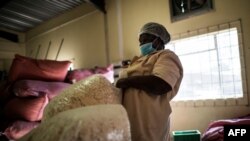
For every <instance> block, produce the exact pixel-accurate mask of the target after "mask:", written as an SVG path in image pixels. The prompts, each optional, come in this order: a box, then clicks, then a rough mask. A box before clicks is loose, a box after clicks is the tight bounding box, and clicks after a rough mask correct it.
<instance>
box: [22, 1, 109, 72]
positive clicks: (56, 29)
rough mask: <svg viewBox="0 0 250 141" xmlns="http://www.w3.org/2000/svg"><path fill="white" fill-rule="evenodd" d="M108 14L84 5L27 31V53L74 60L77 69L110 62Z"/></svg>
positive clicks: (38, 56)
mask: <svg viewBox="0 0 250 141" xmlns="http://www.w3.org/2000/svg"><path fill="white" fill-rule="evenodd" d="M104 29H105V28H104V14H103V13H101V12H100V11H98V10H96V9H95V7H94V6H93V5H90V4H83V5H81V6H80V7H78V8H76V9H73V10H72V11H70V12H68V13H65V14H63V15H60V16H59V17H57V18H54V19H51V20H50V21H47V22H46V23H44V24H42V25H40V26H38V27H36V28H34V29H32V30H30V31H29V32H27V35H26V36H27V41H26V43H27V46H26V47H27V51H26V55H27V56H30V57H33V58H38V59H52V60H71V61H72V62H73V64H74V68H89V67H94V66H104V65H106V64H107V55H106V43H105V30H104Z"/></svg>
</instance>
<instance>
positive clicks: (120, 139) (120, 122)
mask: <svg viewBox="0 0 250 141" xmlns="http://www.w3.org/2000/svg"><path fill="white" fill-rule="evenodd" d="M18 141H131V134H130V125H129V120H128V116H127V112H126V110H125V109H124V108H123V106H122V105H119V104H105V105H93V106H87V107H80V108H76V109H72V110H68V111H64V112H61V113H59V114H57V115H55V116H54V117H52V118H50V119H48V120H46V121H44V122H42V123H41V124H40V125H39V126H38V127H37V128H35V129H33V130H32V131H31V132H29V133H28V134H26V135H25V136H24V137H22V138H21V139H20V140H18Z"/></svg>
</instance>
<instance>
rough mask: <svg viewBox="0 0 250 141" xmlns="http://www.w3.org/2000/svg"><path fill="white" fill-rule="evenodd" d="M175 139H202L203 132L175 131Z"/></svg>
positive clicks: (179, 140) (175, 140)
mask: <svg viewBox="0 0 250 141" xmlns="http://www.w3.org/2000/svg"><path fill="white" fill-rule="evenodd" d="M173 138H174V141H200V138H201V133H200V132H199V131H198V130H183V131H173Z"/></svg>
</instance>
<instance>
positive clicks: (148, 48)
mask: <svg viewBox="0 0 250 141" xmlns="http://www.w3.org/2000/svg"><path fill="white" fill-rule="evenodd" d="M140 49H141V54H142V55H143V56H144V55H148V54H150V53H151V52H154V51H156V49H154V48H153V43H152V42H151V43H146V44H143V45H141V46H140Z"/></svg>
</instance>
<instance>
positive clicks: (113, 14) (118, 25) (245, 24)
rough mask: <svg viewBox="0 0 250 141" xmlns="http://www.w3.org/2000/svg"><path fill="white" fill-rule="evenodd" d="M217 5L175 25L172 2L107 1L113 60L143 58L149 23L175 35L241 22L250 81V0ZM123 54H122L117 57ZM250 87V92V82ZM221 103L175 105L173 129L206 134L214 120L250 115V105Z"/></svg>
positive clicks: (217, 0)
mask: <svg viewBox="0 0 250 141" xmlns="http://www.w3.org/2000/svg"><path fill="white" fill-rule="evenodd" d="M213 2H214V10H213V11H212V12H209V13H206V14H203V15H199V16H194V17H191V18H188V19H185V20H181V21H178V22H173V23H172V22H171V20H170V9H169V1H168V0H107V4H108V5H107V11H108V14H107V17H108V19H109V20H108V22H109V30H108V31H109V45H110V46H109V47H110V49H109V50H110V52H111V53H110V58H111V60H113V61H116V60H119V59H127V58H131V57H133V56H134V55H139V48H138V45H139V43H138V31H139V29H140V28H141V26H142V25H143V24H145V23H146V22H149V21H154V22H159V23H161V24H163V25H165V26H166V27H167V29H168V31H169V32H170V34H171V35H175V34H178V33H183V32H187V31H189V30H195V29H199V28H204V27H208V26H213V25H218V24H222V23H226V22H230V21H234V20H237V19H241V20H242V29H243V36H244V41H243V42H244V55H245V58H244V59H245V64H246V76H247V78H246V79H247V80H250V65H249V64H250V56H249V55H250V54H249V53H250V52H249V51H250V40H248V39H249V38H250V15H249V14H248V11H247V10H248V5H249V4H250V1H249V0H237V1H236V0H214V1H213ZM119 38H122V40H119ZM119 53H120V54H121V55H120V56H117V54H119ZM184 69H185V68H184ZM247 88H248V89H249V90H250V83H248V85H247ZM248 95H249V92H248ZM249 97H250V96H249ZM247 101H249V100H247ZM220 102H223V101H217V103H218V105H221V106H213V104H211V106H195V107H194V106H187V105H188V104H185V103H184V104H181V105H173V108H172V109H173V112H172V115H171V119H172V125H171V130H186V129H198V130H200V131H201V132H203V131H204V130H205V129H206V127H207V125H208V123H209V122H211V121H213V120H216V119H223V118H231V117H237V116H242V115H245V114H249V113H250V107H249V106H245V105H242V106H233V105H232V106H223V104H221V103H220ZM215 105H216V104H215Z"/></svg>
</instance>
